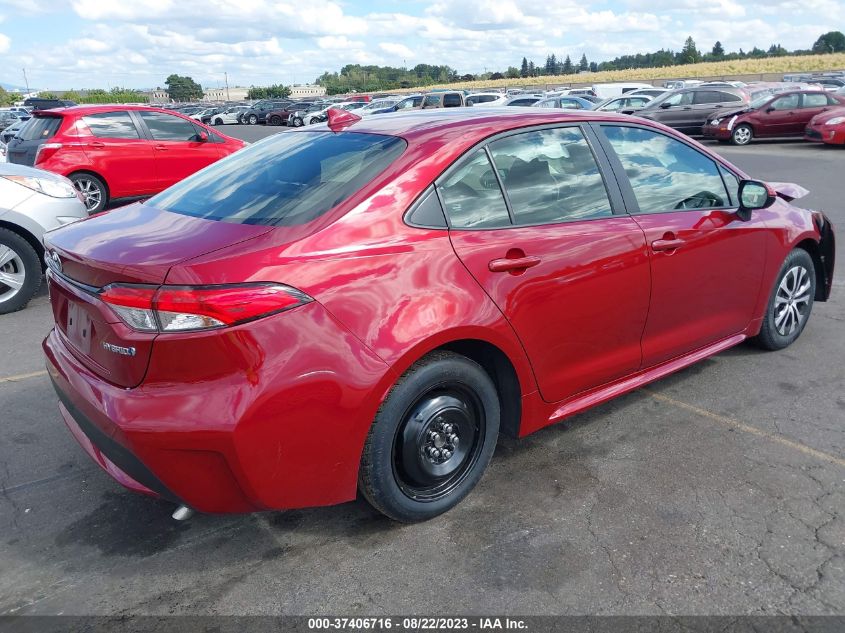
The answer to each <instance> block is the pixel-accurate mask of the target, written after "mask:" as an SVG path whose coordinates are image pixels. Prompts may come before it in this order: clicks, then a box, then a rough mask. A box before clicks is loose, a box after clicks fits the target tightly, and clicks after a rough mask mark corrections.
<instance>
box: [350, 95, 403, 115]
mask: <svg viewBox="0 0 845 633" xmlns="http://www.w3.org/2000/svg"><path fill="white" fill-rule="evenodd" d="M400 100H401V97H396V98H387V99H376V100H375V101H370V102H369V103H367V104H365V105H364V107H363V108H360V109H358V110H356V111H355V114H357V115H358V116H370V115H371V114H373V113H374V112H375V111H376V110H384V109H385V108H391V107H393V106H395V105H396V104H397V103H398V102H399V101H400Z"/></svg>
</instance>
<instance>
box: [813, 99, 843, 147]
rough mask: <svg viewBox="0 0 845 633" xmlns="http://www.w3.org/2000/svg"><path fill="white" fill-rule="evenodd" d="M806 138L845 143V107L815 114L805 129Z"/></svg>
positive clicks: (830, 142) (822, 141)
mask: <svg viewBox="0 0 845 633" xmlns="http://www.w3.org/2000/svg"><path fill="white" fill-rule="evenodd" d="M804 138H805V139H806V140H808V141H814V142H816V143H827V144H829V145H845V108H831V109H830V110H828V111H827V112H822V113H819V114H817V115H816V116H814V117H813V118H812V119H811V120H810V122H809V123H808V124H807V128H806V129H805V130H804Z"/></svg>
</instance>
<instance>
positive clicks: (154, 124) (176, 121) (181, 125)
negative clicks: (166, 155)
mask: <svg viewBox="0 0 845 633" xmlns="http://www.w3.org/2000/svg"><path fill="white" fill-rule="evenodd" d="M138 114H140V115H141V118H142V119H144V123H146V124H147V127H148V128H149V129H150V134H152V135H153V138H154V139H155V140H156V141H195V140H197V129H196V128H195V127H194V125H193V124H192V123H191V122H190V121H187V120H185V119H183V118H181V117H178V116H174V115H172V114H165V113H164V112H145V111H144V110H140V111H139V112H138Z"/></svg>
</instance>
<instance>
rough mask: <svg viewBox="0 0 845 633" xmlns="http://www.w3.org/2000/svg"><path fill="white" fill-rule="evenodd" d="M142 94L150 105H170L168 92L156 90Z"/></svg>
mask: <svg viewBox="0 0 845 633" xmlns="http://www.w3.org/2000/svg"><path fill="white" fill-rule="evenodd" d="M141 94H143V95H144V96H145V97H147V100H148V101H149V102H150V103H170V97H169V96H168V94H167V90H163V89H162V88H156V89H155V90H144V91H143V92H142V93H141Z"/></svg>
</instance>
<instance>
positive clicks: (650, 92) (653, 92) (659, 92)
mask: <svg viewBox="0 0 845 633" xmlns="http://www.w3.org/2000/svg"><path fill="white" fill-rule="evenodd" d="M667 92H672V91H671V90H669V89H668V88H640V89H639V90H631V92H626V93H625V96H626V97H639V96H642V95H645V96H646V97H651V98H652V99H656V98H657V97H662V96H663V95H665V94H666V93H667Z"/></svg>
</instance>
